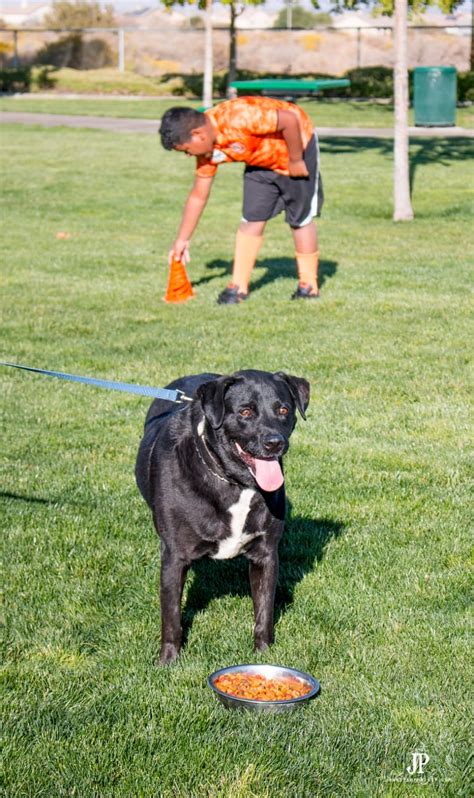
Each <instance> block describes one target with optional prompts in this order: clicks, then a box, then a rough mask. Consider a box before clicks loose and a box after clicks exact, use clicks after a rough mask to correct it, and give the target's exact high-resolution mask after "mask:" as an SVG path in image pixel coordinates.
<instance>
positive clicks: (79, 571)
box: [1, 126, 474, 798]
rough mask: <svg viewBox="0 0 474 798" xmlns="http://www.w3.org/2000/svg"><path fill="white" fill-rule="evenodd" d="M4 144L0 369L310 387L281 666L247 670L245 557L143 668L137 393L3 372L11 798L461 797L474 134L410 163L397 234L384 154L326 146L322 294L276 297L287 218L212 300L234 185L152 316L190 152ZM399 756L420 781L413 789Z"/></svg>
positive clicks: (145, 621)
mask: <svg viewBox="0 0 474 798" xmlns="http://www.w3.org/2000/svg"><path fill="white" fill-rule="evenodd" d="M2 143H3V147H2V158H3V159H4V162H3V172H2V174H3V181H2V189H3V209H2V219H3V269H2V274H3V277H2V283H3V284H2V311H3V329H2V332H3V344H2V359H4V360H15V361H17V362H19V363H26V364H29V365H34V366H39V367H46V368H53V369H58V370H63V371H70V372H74V373H77V374H89V375H92V376H97V377H104V378H108V379H119V380H126V381H130V382H142V383H145V384H155V385H164V384H166V383H167V382H168V381H170V380H171V379H173V378H175V377H177V376H179V375H183V374H189V373H196V372H200V371H207V370H212V371H218V372H222V373H227V372H232V371H233V370H235V369H239V368H252V367H255V368H261V369H269V370H279V369H284V370H286V371H288V372H289V373H293V374H296V375H300V376H305V377H307V378H308V379H309V380H310V382H311V386H312V401H311V404H310V408H309V412H308V419H307V421H306V422H303V421H300V422H299V423H298V426H297V429H296V431H295V433H294V436H293V440H292V446H291V448H290V452H289V454H288V456H287V459H286V482H287V490H288V496H289V508H288V523H287V530H286V533H285V539H284V541H283V543H282V546H281V574H280V585H279V590H278V596H277V623H276V640H275V644H274V646H273V648H272V649H271V650H269V651H267V652H265V653H263V654H258V655H255V654H254V653H253V652H252V643H251V634H252V609H251V601H250V598H249V588H248V579H247V569H246V566H245V562H243V561H241V560H240V559H239V560H236V561H229V562H206V563H204V562H203V563H200V564H199V566H198V567H196V569H195V572H194V573H193V574H192V575H191V576H190V577H189V579H188V582H187V584H186V588H185V611H184V614H185V619H186V626H187V644H186V647H185V649H184V652H183V654H182V656H181V657H180V659H179V661H178V662H177V663H176V664H175V665H173V666H171V667H169V668H166V669H159V668H157V667H155V665H154V664H153V663H154V659H155V657H156V655H157V652H158V649H159V603H158V596H157V586H158V578H159V545H158V540H157V539H156V536H155V533H154V531H153V529H152V524H151V518H150V515H149V512H148V510H147V508H146V506H145V504H144V502H143V501H142V499H141V497H140V496H139V495H138V491H137V489H136V487H135V484H134V476H133V469H134V458H135V454H136V450H137V446H138V443H139V439H140V436H141V431H142V425H143V421H144V417H145V413H146V410H147V405H148V403H147V400H145V399H141V398H138V397H135V396H131V395H123V394H116V393H112V392H106V391H99V390H97V389H94V388H89V387H84V386H78V385H70V384H67V383H61V382H58V381H56V380H53V379H47V378H45V377H38V376H35V375H31V374H24V373H18V372H14V371H13V370H11V371H10V370H7V369H1V379H2V393H3V423H2V432H3V441H2V458H1V463H2V476H3V480H2V488H1V491H2V497H1V498H2V504H3V508H2V510H3V512H2V522H3V542H4V562H5V571H4V573H5V577H4V583H5V618H6V623H5V636H4V637H5V645H4V658H3V662H4V666H3V689H2V700H3V718H4V723H3V743H4V790H5V792H4V794H5V795H8V796H15V797H16V796H35V798H36V796H45V798H46V797H47V798H51V797H52V796H80V798H89V797H90V798H92V797H94V798H95V797H96V796H97V797H99V796H100V798H106V797H107V796H113V798H117V797H119V798H131V797H132V796H133V797H135V796H144V797H145V798H157V797H158V798H314V797H318V796H325V797H327V798H335V797H337V798H338V797H339V796H347V798H355V797H360V798H366V796H368V797H369V798H372V797H373V796H383V797H384V798H397V797H398V796H407V798H412V796H423V797H424V798H425V797H426V796H429V798H439V796H453V797H454V796H463V795H465V796H467V795H469V793H470V788H469V783H468V776H469V772H468V758H469V752H470V744H469V734H468V723H467V707H468V698H469V684H472V666H471V662H472V660H471V657H470V654H471V653H472V652H471V651H470V643H471V640H472V638H471V637H470V635H469V623H468V621H469V586H470V582H469V576H470V573H472V572H470V571H469V556H470V534H469V514H468V495H469V470H468V467H469V443H470V416H469V409H470V405H469V377H468V363H469V355H470V347H469V343H468V342H469V340H470V336H469V329H468V325H469V323H470V322H469V320H470V316H469V313H470V305H469V296H468V286H469V267H470V266H471V265H472V259H470V254H469V253H472V251H473V244H474V241H473V228H472V207H471V205H472V203H471V200H472V196H470V195H469V190H470V189H469V185H468V181H467V180H466V170H467V167H466V165H467V158H468V156H469V154H470V153H471V152H472V143H471V142H469V141H467V140H462V139H460V140H456V141H446V142H445V141H442V140H436V141H434V140H424V141H423V142H418V143H417V144H415V145H413V146H412V152H411V155H412V177H413V204H414V210H415V214H416V219H415V221H414V222H413V223H409V224H398V225H394V224H393V223H392V221H391V197H392V154H391V145H390V142H386V141H375V140H371V139H358V140H351V139H340V140H339V139H333V140H330V141H326V142H324V144H323V148H322V149H323V152H322V158H323V161H322V163H323V174H324V179H325V189H326V205H325V209H324V216H323V218H322V219H321V221H320V223H319V232H320V250H321V276H322V299H321V301H320V302H318V303H312V304H308V305H305V304H304V303H303V304H298V303H292V302H290V301H289V296H290V294H291V292H292V290H293V289H294V286H295V274H294V263H293V252H292V245H291V236H290V234H289V231H288V229H287V228H286V226H285V224H284V222H283V220H282V219H281V218H278V219H276V220H274V221H273V222H272V223H271V224H269V225H268V228H267V234H266V240H265V243H264V247H263V249H262V251H261V258H260V261H259V265H258V268H256V270H255V273H254V278H253V291H252V294H251V296H250V299H249V301H248V302H247V303H245V305H243V306H241V307H237V306H236V307H223V306H218V305H217V304H216V302H215V299H216V296H217V294H218V293H219V291H220V290H222V288H223V287H224V286H225V284H226V282H227V281H228V276H229V268H230V260H231V255H232V247H233V238H234V233H235V229H236V226H237V224H238V220H239V218H240V195H241V186H240V167H239V166H236V167H230V166H229V167H224V168H223V169H222V170H221V172H220V174H219V175H218V178H217V180H216V184H215V186H214V189H213V194H212V196H211V200H210V203H209V206H208V208H207V209H206V212H205V214H204V217H203V219H202V221H201V225H200V227H199V229H198V231H197V233H196V235H195V238H194V241H193V246H192V264H191V265H190V267H189V274H190V277H191V279H192V280H193V283H194V286H195V288H196V292H197V296H196V298H195V299H194V300H193V301H191V302H189V303H187V304H185V305H183V306H170V305H167V304H165V303H164V302H162V296H163V294H164V291H165V286H166V279H167V265H166V260H167V254H166V253H167V250H168V247H169V245H170V244H171V242H172V240H173V236H174V234H175V231H176V227H177V224H178V220H179V214H180V209H181V206H182V203H183V200H184V198H185V196H186V192H187V189H188V187H189V184H190V181H191V180H192V173H193V164H192V162H191V161H190V160H188V159H186V158H183V157H182V156H181V155H179V154H178V153H166V152H165V151H163V150H162V149H160V147H159V146H158V143H157V141H156V140H155V139H154V138H153V137H151V136H137V135H136V136H132V135H130V136H129V135H125V134H121V135H114V134H108V133H103V132H98V131H87V132H86V131H81V130H63V129H51V130H44V129H41V128H35V127H29V126H28V127H25V128H23V127H21V126H4V127H3V128H2ZM59 231H65V232H68V233H70V238H69V239H68V240H58V239H57V238H56V233H57V232H59ZM471 339H472V336H471ZM239 662H270V663H281V664H286V665H289V666H294V667H298V668H301V669H303V670H306V671H309V672H310V673H312V674H314V675H315V676H316V677H317V678H318V679H319V680H320V682H321V686H322V692H321V695H320V697H319V698H317V699H316V700H314V701H313V702H311V704H310V705H309V706H308V707H307V708H305V709H301V710H299V711H298V712H296V713H294V714H291V713H290V714H287V715H278V716H267V715H262V716H260V715H255V714H247V713H238V712H236V713H232V712H229V711H227V710H226V709H224V708H223V707H222V706H221V705H220V704H218V703H217V702H216V700H215V699H214V697H213V695H211V693H210V691H209V689H208V688H207V687H206V678H207V675H208V674H209V673H210V672H211V671H213V670H215V669H217V668H220V667H223V666H225V665H229V664H233V663H239ZM417 751H419V752H426V753H427V754H428V755H429V757H430V761H429V763H428V766H427V768H426V771H425V773H424V776H423V777H422V776H410V775H409V773H408V772H407V770H406V768H407V767H408V766H409V765H410V764H411V761H412V754H413V752H417Z"/></svg>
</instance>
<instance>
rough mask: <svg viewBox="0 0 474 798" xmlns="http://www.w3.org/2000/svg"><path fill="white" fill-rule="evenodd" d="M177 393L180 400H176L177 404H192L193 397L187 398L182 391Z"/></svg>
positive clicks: (177, 390)
mask: <svg viewBox="0 0 474 798" xmlns="http://www.w3.org/2000/svg"><path fill="white" fill-rule="evenodd" d="M176 393H177V394H178V398H177V399H176V401H177V402H192V401H193V397H192V396H186V394H185V393H184V391H180V390H179V389H176Z"/></svg>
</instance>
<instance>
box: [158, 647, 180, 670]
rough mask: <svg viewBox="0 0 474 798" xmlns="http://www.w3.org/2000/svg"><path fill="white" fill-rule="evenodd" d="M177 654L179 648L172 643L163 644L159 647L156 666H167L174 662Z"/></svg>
mask: <svg viewBox="0 0 474 798" xmlns="http://www.w3.org/2000/svg"><path fill="white" fill-rule="evenodd" d="M178 654H179V648H177V647H176V646H175V645H174V643H164V644H163V645H162V646H161V651H160V658H159V660H157V665H169V664H170V663H171V662H174V660H175V659H176V657H177V656H178Z"/></svg>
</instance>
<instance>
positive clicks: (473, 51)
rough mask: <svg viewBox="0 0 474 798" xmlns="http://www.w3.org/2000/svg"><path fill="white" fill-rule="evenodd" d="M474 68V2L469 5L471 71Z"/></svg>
mask: <svg viewBox="0 0 474 798" xmlns="http://www.w3.org/2000/svg"><path fill="white" fill-rule="evenodd" d="M473 70H474V3H473V4H472V7H471V72H472V71H473Z"/></svg>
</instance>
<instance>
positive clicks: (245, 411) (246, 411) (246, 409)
mask: <svg viewBox="0 0 474 798" xmlns="http://www.w3.org/2000/svg"><path fill="white" fill-rule="evenodd" d="M239 414H240V415H241V416H243V418H250V416H253V410H252V408H251V407H242V408H241V410H239Z"/></svg>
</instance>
